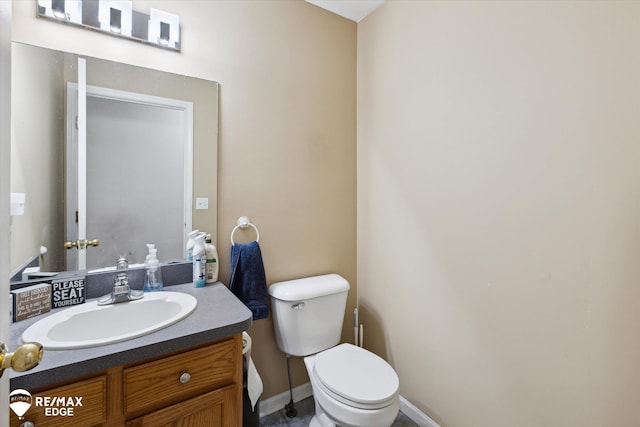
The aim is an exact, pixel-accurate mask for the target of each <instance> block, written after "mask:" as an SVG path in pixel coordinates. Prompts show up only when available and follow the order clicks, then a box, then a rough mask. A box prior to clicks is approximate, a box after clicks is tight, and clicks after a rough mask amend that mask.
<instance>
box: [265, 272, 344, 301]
mask: <svg viewBox="0 0 640 427" xmlns="http://www.w3.org/2000/svg"><path fill="white" fill-rule="evenodd" d="M348 290H349V282H347V280H346V279H345V278H344V277H342V276H340V275H339V274H325V275H322V276H313V277H306V278H304V279H295V280H287V281H285V282H278V283H274V284H272V285H271V286H269V295H271V296H272V297H273V298H275V299H278V300H281V301H302V300H306V299H310V298H317V297H322V296H326V295H331V294H337V293H340V292H346V291H348Z"/></svg>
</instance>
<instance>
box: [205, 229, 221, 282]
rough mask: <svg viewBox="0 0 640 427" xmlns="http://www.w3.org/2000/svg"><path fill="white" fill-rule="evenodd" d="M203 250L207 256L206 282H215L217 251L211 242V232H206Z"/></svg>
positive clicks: (216, 276)
mask: <svg viewBox="0 0 640 427" xmlns="http://www.w3.org/2000/svg"><path fill="white" fill-rule="evenodd" d="M204 251H205V254H206V257H207V266H206V273H207V278H206V280H205V282H206V283H215V282H217V281H218V251H217V250H216V247H215V246H214V245H213V243H211V234H207V236H206V238H205V243H204Z"/></svg>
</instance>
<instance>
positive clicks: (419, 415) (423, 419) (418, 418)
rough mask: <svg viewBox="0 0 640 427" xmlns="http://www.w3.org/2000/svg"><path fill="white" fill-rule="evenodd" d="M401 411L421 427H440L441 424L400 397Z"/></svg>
mask: <svg viewBox="0 0 640 427" xmlns="http://www.w3.org/2000/svg"><path fill="white" fill-rule="evenodd" d="M400 411H401V412H402V413H403V414H405V415H406V416H407V417H409V418H410V419H411V421H413V422H414V423H416V424H418V425H419V426H420V427H440V424H438V423H437V422H435V421H433V420H432V419H431V418H430V417H429V416H428V415H427V414H425V413H424V412H422V411H421V410H420V409H418V408H416V407H415V406H413V404H412V403H411V402H409V401H408V400H407V399H405V398H404V397H402V396H400Z"/></svg>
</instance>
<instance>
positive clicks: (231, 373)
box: [123, 339, 242, 416]
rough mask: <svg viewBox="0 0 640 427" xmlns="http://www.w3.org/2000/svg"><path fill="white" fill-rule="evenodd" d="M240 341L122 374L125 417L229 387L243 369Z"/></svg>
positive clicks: (174, 357) (152, 363)
mask: <svg viewBox="0 0 640 427" xmlns="http://www.w3.org/2000/svg"><path fill="white" fill-rule="evenodd" d="M236 343H237V340H233V339H231V340H227V341H223V342H220V343H216V344H212V345H209V346H206V347H201V348H198V349H195V350H190V351H188V352H185V353H182V354H178V355H175V356H170V357H167V358H164V359H160V360H156V361H154V362H149V363H145V364H142V365H138V366H135V367H132V368H127V369H125V370H124V372H123V383H124V409H125V413H126V415H127V416H128V415H132V414H136V413H138V414H139V413H143V412H147V411H150V410H153V409H156V408H160V407H163V406H166V405H170V404H173V403H177V402H179V401H181V400H184V399H188V398H190V397H194V396H196V395H198V394H201V393H204V392H207V391H210V390H212V389H214V388H216V387H221V386H224V385H227V384H230V383H232V382H233V381H234V379H235V373H236V372H237V371H236V370H237V369H240V367H239V366H238V365H239V361H240V360H241V358H239V357H237V355H238V354H241V352H242V350H241V349H236V346H237V344H236Z"/></svg>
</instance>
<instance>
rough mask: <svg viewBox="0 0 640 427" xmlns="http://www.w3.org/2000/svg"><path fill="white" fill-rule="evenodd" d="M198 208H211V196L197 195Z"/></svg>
mask: <svg viewBox="0 0 640 427" xmlns="http://www.w3.org/2000/svg"><path fill="white" fill-rule="evenodd" d="M196 209H209V198H208V197H196Z"/></svg>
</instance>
